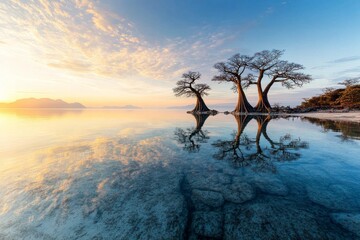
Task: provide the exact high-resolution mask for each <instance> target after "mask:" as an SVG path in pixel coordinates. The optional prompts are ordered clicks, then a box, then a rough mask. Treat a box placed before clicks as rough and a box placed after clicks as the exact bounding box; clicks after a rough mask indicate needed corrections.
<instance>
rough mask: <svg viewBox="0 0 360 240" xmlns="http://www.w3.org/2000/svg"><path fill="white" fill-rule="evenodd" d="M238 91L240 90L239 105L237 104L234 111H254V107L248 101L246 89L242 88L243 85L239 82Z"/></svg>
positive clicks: (236, 112)
mask: <svg viewBox="0 0 360 240" xmlns="http://www.w3.org/2000/svg"><path fill="white" fill-rule="evenodd" d="M237 91H238V102H237V105H236V107H235V110H234V111H233V113H235V114H239V113H250V112H253V111H254V108H253V107H252V106H251V104H250V103H249V102H248V100H247V98H246V96H245V93H244V90H243V89H242V86H241V84H240V83H238V84H237Z"/></svg>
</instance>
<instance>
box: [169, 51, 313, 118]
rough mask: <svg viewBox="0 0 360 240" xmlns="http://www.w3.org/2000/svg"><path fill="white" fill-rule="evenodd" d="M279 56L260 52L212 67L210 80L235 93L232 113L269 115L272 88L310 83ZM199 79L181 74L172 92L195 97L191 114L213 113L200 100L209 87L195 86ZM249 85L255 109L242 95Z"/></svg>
mask: <svg viewBox="0 0 360 240" xmlns="http://www.w3.org/2000/svg"><path fill="white" fill-rule="evenodd" d="M283 53H284V51H281V50H271V51H269V50H264V51H261V52H257V53H255V54H254V55H252V56H248V55H241V54H235V55H234V56H232V57H230V58H229V59H228V60H227V61H225V62H218V63H216V64H215V65H214V68H215V69H217V70H218V74H217V75H215V76H214V77H213V79H212V81H216V82H219V83H223V82H229V83H231V84H232V90H233V91H234V92H236V93H237V94H238V100H237V104H236V107H235V109H234V111H233V113H235V114H239V113H252V112H260V113H264V112H271V105H270V102H269V98H268V95H269V91H270V89H271V88H272V87H273V85H275V84H281V86H283V87H285V88H288V89H291V88H294V87H301V86H302V85H303V84H305V83H308V82H310V81H311V80H312V78H311V76H310V75H307V74H304V73H302V72H300V71H301V70H303V69H304V67H303V66H302V65H300V64H297V63H292V62H288V61H285V60H281V59H280V58H281V56H282V55H283ZM200 77H201V74H200V73H199V72H192V71H189V72H187V73H184V74H183V76H182V79H181V80H179V81H178V82H177V83H176V84H177V87H175V88H174V89H173V91H174V93H175V95H176V96H186V97H194V96H195V97H196V99H197V102H196V105H195V108H194V109H193V110H192V111H191V112H192V113H209V112H211V111H214V110H209V108H208V107H207V106H206V104H205V102H204V100H203V98H202V97H203V96H205V95H208V91H209V90H211V88H210V86H209V85H207V84H199V83H197V81H198V80H199V79H200ZM265 79H266V80H267V84H266V85H264V80H265ZM251 85H255V86H256V88H257V92H258V102H257V104H256V105H255V106H252V105H251V104H250V103H249V101H248V99H247V97H246V94H245V92H244V90H245V89H247V88H249V87H250V86H251ZM263 87H265V88H263Z"/></svg>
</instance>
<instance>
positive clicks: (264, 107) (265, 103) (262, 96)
mask: <svg viewBox="0 0 360 240" xmlns="http://www.w3.org/2000/svg"><path fill="white" fill-rule="evenodd" d="M274 83H275V80H271V82H270V83H269V84H268V85H267V86H266V88H265V90H264V91H262V89H261V85H260V86H258V94H259V100H258V103H257V104H256V106H255V109H256V111H258V112H270V111H271V105H270V102H269V98H268V93H269V90H270V88H271V87H272V85H273V84H274Z"/></svg>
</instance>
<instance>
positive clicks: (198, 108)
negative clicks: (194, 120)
mask: <svg viewBox="0 0 360 240" xmlns="http://www.w3.org/2000/svg"><path fill="white" fill-rule="evenodd" d="M208 111H210V109H209V108H208V107H207V106H206V104H205V102H204V100H203V99H202V97H201V95H200V94H199V93H196V105H195V108H194V109H193V110H192V111H191V112H192V113H201V112H208Z"/></svg>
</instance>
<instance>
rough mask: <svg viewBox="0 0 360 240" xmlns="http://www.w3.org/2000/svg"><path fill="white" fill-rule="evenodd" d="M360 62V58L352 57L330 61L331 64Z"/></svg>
mask: <svg viewBox="0 0 360 240" xmlns="http://www.w3.org/2000/svg"><path fill="white" fill-rule="evenodd" d="M357 60H360V56H350V57H344V58H338V59H335V60H333V61H330V62H329V63H343V62H352V61H357Z"/></svg>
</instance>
